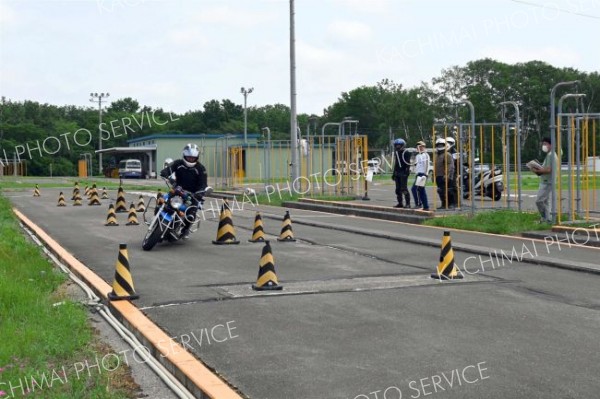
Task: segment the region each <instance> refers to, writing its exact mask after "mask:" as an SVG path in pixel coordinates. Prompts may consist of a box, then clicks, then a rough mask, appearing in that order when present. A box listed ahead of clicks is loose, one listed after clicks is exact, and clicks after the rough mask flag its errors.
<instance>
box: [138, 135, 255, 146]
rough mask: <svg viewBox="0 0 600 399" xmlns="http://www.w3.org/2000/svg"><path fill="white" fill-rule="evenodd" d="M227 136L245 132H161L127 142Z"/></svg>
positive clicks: (253, 137)
mask: <svg viewBox="0 0 600 399" xmlns="http://www.w3.org/2000/svg"><path fill="white" fill-rule="evenodd" d="M225 136H229V137H230V138H232V139H243V138H244V133H195V134H176V133H160V134H151V135H149V136H143V137H137V138H135V139H130V140H127V143H129V144H131V143H138V142H140V141H146V140H155V139H214V140H216V139H219V138H223V137H225ZM259 137H262V135H261V134H258V133H248V134H247V135H246V138H249V139H257V138H259Z"/></svg>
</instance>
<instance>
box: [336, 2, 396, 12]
mask: <svg viewBox="0 0 600 399" xmlns="http://www.w3.org/2000/svg"><path fill="white" fill-rule="evenodd" d="M332 1H333V3H334V6H336V7H340V8H346V9H350V10H352V11H358V12H369V13H377V14H381V13H385V12H386V11H388V10H389V5H390V0H332ZM394 1H396V2H397V1H399V0H394Z"/></svg>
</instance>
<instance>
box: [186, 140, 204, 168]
mask: <svg viewBox="0 0 600 399" xmlns="http://www.w3.org/2000/svg"><path fill="white" fill-rule="evenodd" d="M182 155H183V163H185V164H186V166H187V167H189V168H193V167H194V166H196V163H197V162H198V155H200V151H199V150H198V146H197V145H196V144H190V143H188V144H186V145H185V147H183V154H182Z"/></svg>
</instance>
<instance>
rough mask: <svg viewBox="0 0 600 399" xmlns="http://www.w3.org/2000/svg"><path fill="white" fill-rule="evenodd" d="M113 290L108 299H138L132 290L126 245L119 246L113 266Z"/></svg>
mask: <svg viewBox="0 0 600 399" xmlns="http://www.w3.org/2000/svg"><path fill="white" fill-rule="evenodd" d="M112 287H113V290H112V292H111V293H109V294H108V299H110V300H111V301H118V300H122V299H138V298H139V297H140V296H139V295H138V294H136V293H135V289H134V288H133V279H132V278H131V272H130V270H129V256H128V255H127V244H119V256H118V257H117V264H116V266H115V279H114V281H113V285H112Z"/></svg>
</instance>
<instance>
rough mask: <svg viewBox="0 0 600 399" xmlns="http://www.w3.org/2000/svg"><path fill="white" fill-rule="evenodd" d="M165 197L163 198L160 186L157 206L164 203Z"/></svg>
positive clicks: (157, 194)
mask: <svg viewBox="0 0 600 399" xmlns="http://www.w3.org/2000/svg"><path fill="white" fill-rule="evenodd" d="M164 202H165V199H164V198H163V193H162V191H160V188H159V189H158V192H157V193H156V206H157V207H159V206H161V205H162V204H164Z"/></svg>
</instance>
